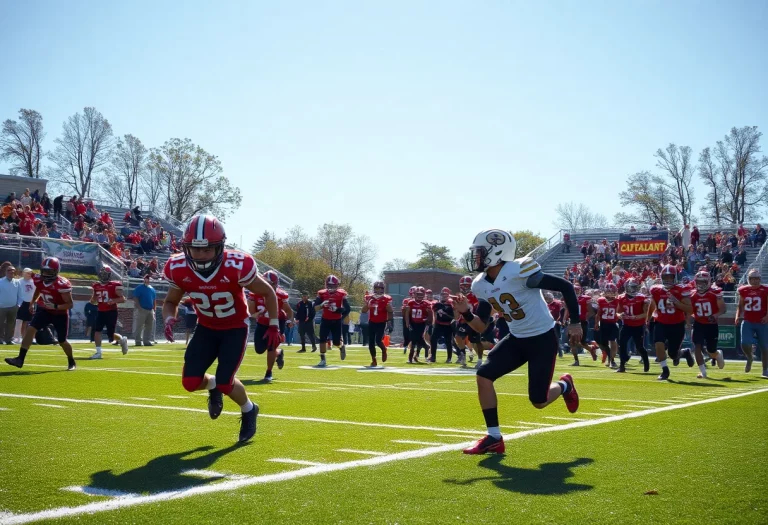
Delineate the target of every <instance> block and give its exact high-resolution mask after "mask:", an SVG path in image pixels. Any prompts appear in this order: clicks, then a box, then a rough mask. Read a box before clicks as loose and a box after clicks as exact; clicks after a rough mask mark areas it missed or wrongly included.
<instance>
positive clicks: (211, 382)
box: [205, 376, 216, 390]
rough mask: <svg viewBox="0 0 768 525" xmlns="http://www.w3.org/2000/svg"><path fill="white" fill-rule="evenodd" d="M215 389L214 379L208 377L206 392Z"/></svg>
mask: <svg viewBox="0 0 768 525" xmlns="http://www.w3.org/2000/svg"><path fill="white" fill-rule="evenodd" d="M214 388H216V378H215V377H214V376H210V377H209V378H208V385H207V386H206V387H205V389H206V390H213V389H214Z"/></svg>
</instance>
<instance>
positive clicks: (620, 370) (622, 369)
mask: <svg viewBox="0 0 768 525" xmlns="http://www.w3.org/2000/svg"><path fill="white" fill-rule="evenodd" d="M626 371H627V369H626V368H624V365H623V364H622V365H620V366H619V368H617V369H616V372H618V373H620V374H624V373H626Z"/></svg>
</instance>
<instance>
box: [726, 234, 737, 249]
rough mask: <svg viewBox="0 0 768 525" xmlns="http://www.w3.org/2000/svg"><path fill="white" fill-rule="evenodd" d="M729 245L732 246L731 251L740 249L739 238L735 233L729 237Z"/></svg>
mask: <svg viewBox="0 0 768 525" xmlns="http://www.w3.org/2000/svg"><path fill="white" fill-rule="evenodd" d="M728 243H729V244H730V245H731V250H735V249H736V248H738V247H739V238H738V237H736V234H735V233H732V234H731V235H730V236H729V237H728Z"/></svg>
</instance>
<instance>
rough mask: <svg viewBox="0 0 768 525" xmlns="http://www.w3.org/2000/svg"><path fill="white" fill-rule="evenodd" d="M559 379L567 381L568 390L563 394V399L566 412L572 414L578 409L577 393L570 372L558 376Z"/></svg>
mask: <svg viewBox="0 0 768 525" xmlns="http://www.w3.org/2000/svg"><path fill="white" fill-rule="evenodd" d="M560 381H564V382H566V383H568V387H569V389H568V392H567V393H565V394H563V401H565V406H566V408H567V409H568V412H570V413H571V414H573V413H574V412H576V411H577V410H578V409H579V393H578V392H577V391H576V385H574V384H573V377H571V374H563V375H561V376H560Z"/></svg>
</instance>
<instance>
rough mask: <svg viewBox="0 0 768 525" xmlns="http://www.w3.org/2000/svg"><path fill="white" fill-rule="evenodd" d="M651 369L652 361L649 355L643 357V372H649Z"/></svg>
mask: <svg viewBox="0 0 768 525" xmlns="http://www.w3.org/2000/svg"><path fill="white" fill-rule="evenodd" d="M650 369H651V363H650V361H649V360H648V358H647V357H644V358H643V372H648V371H649V370H650Z"/></svg>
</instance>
